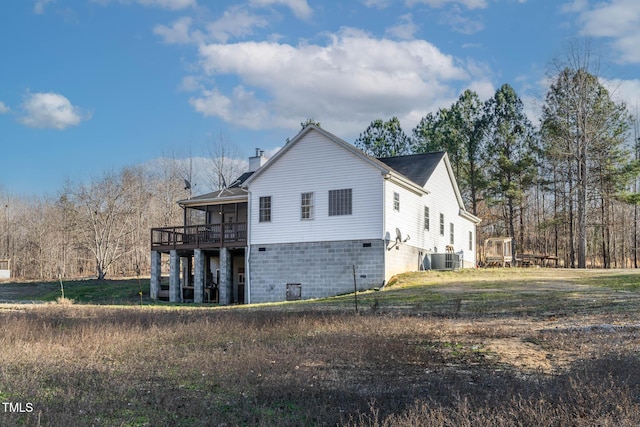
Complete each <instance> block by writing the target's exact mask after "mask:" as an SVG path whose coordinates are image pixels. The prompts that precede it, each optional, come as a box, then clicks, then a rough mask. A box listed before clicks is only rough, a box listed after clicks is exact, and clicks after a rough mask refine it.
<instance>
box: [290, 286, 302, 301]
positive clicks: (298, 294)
mask: <svg viewBox="0 0 640 427" xmlns="http://www.w3.org/2000/svg"><path fill="white" fill-rule="evenodd" d="M301 299H302V284H301V283H287V301H298V300H301Z"/></svg>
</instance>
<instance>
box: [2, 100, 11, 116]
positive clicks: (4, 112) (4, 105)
mask: <svg viewBox="0 0 640 427" xmlns="http://www.w3.org/2000/svg"><path fill="white" fill-rule="evenodd" d="M9 110H10V108H9V107H7V106H6V104H5V103H4V102H2V101H0V114H7V113H8V112H9Z"/></svg>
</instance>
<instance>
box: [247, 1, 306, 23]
mask: <svg viewBox="0 0 640 427" xmlns="http://www.w3.org/2000/svg"><path fill="white" fill-rule="evenodd" d="M249 3H250V4H251V5H252V6H258V7H267V6H272V5H283V6H286V7H288V8H289V9H291V11H292V12H293V14H294V15H295V16H297V17H298V18H301V19H308V18H310V17H311V15H312V13H313V10H312V9H311V7H309V4H308V3H307V0H250V2H249Z"/></svg>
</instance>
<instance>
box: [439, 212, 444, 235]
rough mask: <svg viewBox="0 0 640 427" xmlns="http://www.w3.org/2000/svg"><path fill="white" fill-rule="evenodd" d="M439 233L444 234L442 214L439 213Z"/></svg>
mask: <svg viewBox="0 0 640 427" xmlns="http://www.w3.org/2000/svg"><path fill="white" fill-rule="evenodd" d="M440 235H441V236H444V214H440Z"/></svg>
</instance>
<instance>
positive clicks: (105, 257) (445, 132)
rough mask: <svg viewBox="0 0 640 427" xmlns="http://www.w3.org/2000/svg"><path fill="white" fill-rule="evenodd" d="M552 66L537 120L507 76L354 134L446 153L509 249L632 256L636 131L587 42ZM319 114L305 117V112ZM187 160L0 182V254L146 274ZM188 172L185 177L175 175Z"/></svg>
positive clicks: (365, 146)
mask: <svg viewBox="0 0 640 427" xmlns="http://www.w3.org/2000/svg"><path fill="white" fill-rule="evenodd" d="M572 53H573V54H572V55H568V57H567V60H566V61H564V62H563V63H562V65H561V66H557V67H556V68H555V72H554V73H553V74H552V75H551V76H550V85H549V89H548V92H547V93H546V96H545V99H544V105H543V108H542V115H541V119H540V123H539V124H537V125H534V124H533V123H532V122H531V121H530V120H529V119H528V118H527V115H526V114H525V112H524V105H523V102H522V100H521V99H520V97H519V96H518V95H517V93H516V92H515V90H514V89H513V88H512V87H511V86H510V85H508V84H505V85H503V86H502V87H500V88H499V89H498V90H497V91H496V92H495V94H494V95H493V96H492V97H491V98H489V99H486V100H481V99H480V97H479V96H478V94H477V93H475V92H473V91H471V90H466V91H464V92H463V93H462V94H461V95H460V97H459V98H458V99H457V101H455V102H454V103H453V104H452V105H451V106H450V107H447V108H441V109H439V110H438V111H436V112H433V113H429V114H427V115H426V116H425V117H423V118H422V119H421V120H420V122H419V123H418V124H417V126H416V127H415V128H414V129H412V131H411V132H410V134H406V133H405V132H404V131H403V129H402V127H401V124H400V122H399V120H398V119H397V118H396V117H393V118H391V119H389V120H387V121H385V120H374V121H373V122H371V124H370V125H369V126H368V127H367V128H366V129H365V130H364V131H363V132H362V133H361V134H360V136H359V137H358V138H357V140H356V141H355V145H356V146H357V147H359V148H360V149H362V150H363V151H365V152H366V153H368V154H370V155H372V156H375V157H387V156H397V155H404V154H412V153H424V152H432V151H446V152H447V153H448V156H449V159H450V161H451V164H452V167H453V169H454V174H455V176H456V178H457V180H458V185H459V188H460V190H461V193H462V196H463V199H464V201H465V205H466V206H467V209H468V210H469V211H471V212H472V213H473V214H474V215H476V216H478V217H480V218H481V219H482V223H481V224H480V226H479V227H478V238H477V241H478V242H479V246H478V249H479V253H480V255H482V242H483V241H484V239H485V238H487V237H495V236H509V237H512V238H513V242H514V244H513V251H514V255H517V254H523V253H530V254H537V255H547V256H552V257H556V259H557V260H558V265H559V266H565V267H578V268H585V267H603V268H618V267H635V268H637V267H638V219H639V218H638V204H640V195H639V188H638V187H639V184H640V183H639V179H638V175H639V173H640V161H639V158H640V135H639V134H638V121H637V117H636V118H634V117H632V115H631V114H630V113H629V111H628V109H627V107H626V106H625V105H624V104H623V103H620V102H615V101H614V100H613V98H612V96H611V93H610V92H609V91H608V90H607V88H606V87H605V86H604V85H603V84H602V81H601V79H600V78H599V76H598V73H597V68H594V66H593V62H592V61H591V59H590V58H589V55H588V52H587V53H586V54H585V53H584V52H578V51H574V52H572ZM308 123H314V124H318V123H317V122H315V121H307V122H305V123H301V126H302V127H303V128H304V127H305V125H306V124H308ZM212 147H213V148H212V149H210V152H209V155H210V157H211V159H210V160H211V161H210V162H209V164H208V165H209V166H208V167H206V168H205V169H206V174H205V175H206V180H207V181H208V182H209V185H208V186H207V187H208V188H209V189H210V190H215V189H218V188H219V187H220V186H224V185H225V183H230V182H232V180H233V179H234V178H235V177H237V176H238V175H239V174H240V173H241V172H242V162H241V161H239V160H238V159H237V158H236V157H237V150H236V149H234V147H233V144H230V143H229V142H228V141H224V140H223V138H222V137H220V140H219V141H218V142H217V143H215V144H212ZM192 173H193V171H192V165H191V162H189V165H188V167H187V166H186V165H184V164H181V163H180V162H179V161H176V160H175V159H173V158H164V159H161V160H159V161H158V162H157V163H155V164H154V165H152V166H151V165H146V166H145V165H139V166H132V167H126V168H123V169H122V170H120V171H117V172H107V173H104V174H103V175H101V176H99V177H95V178H93V179H90V180H88V181H87V182H77V183H72V182H68V183H67V184H66V185H65V186H64V188H63V189H62V190H61V191H60V192H59V194H57V195H56V196H55V197H51V196H46V197H38V198H24V197H14V196H9V195H7V194H2V192H0V258H3V257H4V258H10V259H11V268H12V276H13V277H15V278H18V279H50V278H58V277H81V276H93V277H95V276H97V277H98V278H100V279H102V278H104V277H106V276H107V275H111V276H135V275H146V274H148V271H149V244H150V242H149V234H150V229H151V228H152V227H162V226H171V225H177V224H181V223H182V222H183V212H182V210H181V208H180V207H179V206H178V205H177V203H176V201H178V200H181V199H186V198H188V197H190V195H191V188H190V187H191V182H192V179H193V178H192ZM185 184H187V185H185Z"/></svg>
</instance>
